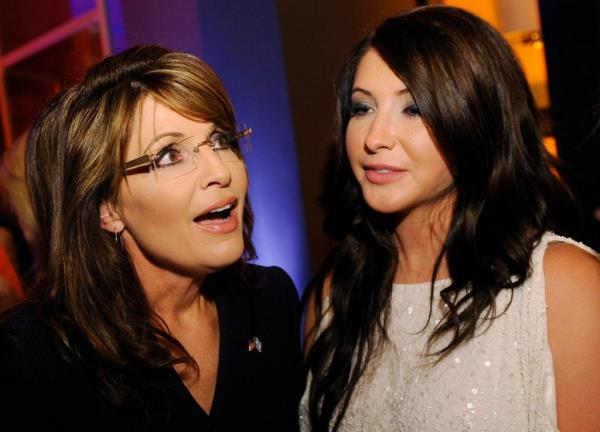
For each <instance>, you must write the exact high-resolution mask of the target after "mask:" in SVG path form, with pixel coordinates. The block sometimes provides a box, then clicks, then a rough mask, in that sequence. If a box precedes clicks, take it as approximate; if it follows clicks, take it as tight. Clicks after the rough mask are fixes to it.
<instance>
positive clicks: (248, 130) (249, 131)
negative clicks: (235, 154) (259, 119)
mask: <svg viewBox="0 0 600 432" xmlns="http://www.w3.org/2000/svg"><path fill="white" fill-rule="evenodd" d="M253 132H254V131H253V130H252V128H246V129H243V130H241V131H239V132H238V133H236V134H235V135H234V136H233V138H232V139H231V141H236V140H239V139H240V138H244V137H247V136H250V135H252V133H253Z"/></svg>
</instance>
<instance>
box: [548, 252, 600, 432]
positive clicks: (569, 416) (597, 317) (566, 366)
mask: <svg viewBox="0 0 600 432" xmlns="http://www.w3.org/2000/svg"><path fill="white" fill-rule="evenodd" d="M544 276H545V279H546V303H547V306H548V314H547V316H548V338H549V341H550V347H551V350H552V357H553V360H554V370H555V375H556V391H557V413H558V426H559V429H560V430H561V432H564V431H566V432H569V431H575V430H594V428H595V427H596V426H597V425H598V424H599V423H600V411H599V410H598V409H597V405H596V404H597V403H598V402H597V401H598V400H600V362H599V361H598V359H599V358H600V260H599V259H598V258H597V257H596V256H594V255H592V254H590V253H588V252H586V251H584V250H582V249H580V248H578V247H577V246H574V245H571V244H567V243H552V244H551V245H549V246H548V249H547V250H546V254H545V256H544Z"/></svg>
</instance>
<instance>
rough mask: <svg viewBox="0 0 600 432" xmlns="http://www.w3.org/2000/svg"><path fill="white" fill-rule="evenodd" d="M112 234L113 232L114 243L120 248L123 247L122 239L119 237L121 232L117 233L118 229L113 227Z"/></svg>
mask: <svg viewBox="0 0 600 432" xmlns="http://www.w3.org/2000/svg"><path fill="white" fill-rule="evenodd" d="M114 232H115V243H117V244H120V245H121V247H122V246H123V238H122V237H121V232H122V231H119V229H118V228H117V226H116V225H115V227H114Z"/></svg>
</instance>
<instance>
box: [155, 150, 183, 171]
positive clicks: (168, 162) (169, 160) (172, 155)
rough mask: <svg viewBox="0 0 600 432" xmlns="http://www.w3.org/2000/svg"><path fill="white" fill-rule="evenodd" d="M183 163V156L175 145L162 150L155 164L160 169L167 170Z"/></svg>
mask: <svg viewBox="0 0 600 432" xmlns="http://www.w3.org/2000/svg"><path fill="white" fill-rule="evenodd" d="M182 161H183V155H182V154H181V152H180V151H179V150H178V149H177V147H176V146H175V144H171V145H169V146H167V147H165V148H164V149H162V150H161V151H160V152H158V154H157V155H156V158H155V159H154V163H155V165H156V166H157V167H158V168H165V167H169V166H173V165H177V164H179V163H181V162H182Z"/></svg>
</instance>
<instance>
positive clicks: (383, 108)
mask: <svg viewBox="0 0 600 432" xmlns="http://www.w3.org/2000/svg"><path fill="white" fill-rule="evenodd" d="M352 106H353V110H352V112H353V116H352V118H351V119H350V122H349V123H348V128H347V131H346V148H347V151H348V158H349V160H350V165H351V167H352V172H353V173H354V176H355V177H356V179H357V180H358V182H359V184H360V187H361V189H362V192H363V197H364V199H365V201H366V202H367V204H368V205H369V207H371V208H372V209H374V210H376V211H378V212H380V213H403V214H404V215H405V217H407V216H409V217H410V218H411V219H412V218H421V217H422V216H423V211H428V208H429V204H431V203H433V202H437V201H438V199H439V198H440V196H442V195H443V194H444V192H445V191H446V190H447V189H448V187H449V186H450V185H451V184H452V176H451V175H450V172H449V171H448V167H447V165H446V162H445V161H444V159H443V157H442V155H441V154H440V152H439V150H438V148H437V146H436V145H435V143H434V141H433V139H432V137H431V136H430V134H429V131H428V130H427V128H426V127H425V124H424V123H423V120H422V119H421V116H420V114H419V109H418V107H417V106H416V104H415V102H414V100H413V98H412V96H411V94H410V91H409V90H408V89H407V87H406V85H405V84H404V83H403V82H402V81H401V80H400V79H399V78H398V77H397V76H396V75H395V74H394V72H392V70H391V69H390V68H389V67H388V66H387V65H386V63H385V62H384V61H383V60H382V59H381V57H380V56H379V55H378V54H377V53H376V51H374V50H372V49H371V50H369V51H368V52H367V53H366V54H365V55H364V57H363V58H362V60H361V61H360V64H359V66H358V69H357V72H356V77H355V80H354V86H353V92H352ZM378 167H380V168H389V169H388V170H374V169H373V168H378ZM378 171H379V173H378Z"/></svg>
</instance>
